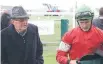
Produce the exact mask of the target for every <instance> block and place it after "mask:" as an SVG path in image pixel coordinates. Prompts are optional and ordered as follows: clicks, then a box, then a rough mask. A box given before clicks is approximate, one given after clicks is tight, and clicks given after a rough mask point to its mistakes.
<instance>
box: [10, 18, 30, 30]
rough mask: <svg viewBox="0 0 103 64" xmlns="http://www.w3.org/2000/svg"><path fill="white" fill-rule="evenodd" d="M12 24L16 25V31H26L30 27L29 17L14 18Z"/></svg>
mask: <svg viewBox="0 0 103 64" xmlns="http://www.w3.org/2000/svg"><path fill="white" fill-rule="evenodd" d="M12 24H13V25H14V27H15V29H16V31H18V32H22V31H25V30H26V29H27V27H28V19H13V20H12Z"/></svg>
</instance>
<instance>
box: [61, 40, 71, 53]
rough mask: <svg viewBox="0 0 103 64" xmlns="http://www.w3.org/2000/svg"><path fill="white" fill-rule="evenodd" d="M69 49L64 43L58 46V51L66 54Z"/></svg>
mask: <svg viewBox="0 0 103 64" xmlns="http://www.w3.org/2000/svg"><path fill="white" fill-rule="evenodd" d="M70 47H71V45H69V44H66V43H65V42H63V41H61V43H60V45H59V50H61V51H64V52H68V50H70Z"/></svg>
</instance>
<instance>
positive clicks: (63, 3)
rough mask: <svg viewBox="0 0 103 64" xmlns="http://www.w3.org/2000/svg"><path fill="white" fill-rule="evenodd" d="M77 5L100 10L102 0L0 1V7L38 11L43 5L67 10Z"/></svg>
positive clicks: (102, 4) (102, 3)
mask: <svg viewBox="0 0 103 64" xmlns="http://www.w3.org/2000/svg"><path fill="white" fill-rule="evenodd" d="M76 1H77V5H78V6H79V5H81V4H87V5H89V6H90V7H92V8H100V7H101V6H103V0H0V5H8V6H16V5H22V6H23V7H24V8H27V9H40V8H42V7H43V5H42V4H43V3H48V4H52V5H57V6H59V8H61V9H64V10H68V9H69V8H72V7H73V6H75V2H76Z"/></svg>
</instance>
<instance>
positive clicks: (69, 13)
mask: <svg viewBox="0 0 103 64" xmlns="http://www.w3.org/2000/svg"><path fill="white" fill-rule="evenodd" d="M102 2H103V1H102V0H71V1H70V0H1V1H0V16H1V14H2V13H3V12H4V11H6V10H8V11H9V13H10V12H11V8H12V7H13V6H18V5H19V6H23V7H24V8H25V9H26V11H27V13H28V14H29V16H30V20H29V23H32V24H35V25H37V26H38V28H39V35H40V38H41V41H42V43H43V47H44V52H43V56H44V64H57V62H56V50H57V48H58V46H59V43H60V41H61V38H62V36H63V35H64V33H65V32H66V31H68V30H71V29H72V28H74V27H76V26H77V23H76V22H75V12H76V9H77V8H78V7H80V6H81V5H88V6H89V7H90V8H91V9H92V10H93V12H94V13H95V17H97V16H98V10H99V8H100V7H102V6H103V4H102Z"/></svg>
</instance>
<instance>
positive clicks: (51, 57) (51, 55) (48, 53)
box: [43, 46, 58, 64]
mask: <svg viewBox="0 0 103 64" xmlns="http://www.w3.org/2000/svg"><path fill="white" fill-rule="evenodd" d="M57 47H58V46H44V53H43V56H44V64H57V62H56V48H57Z"/></svg>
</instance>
